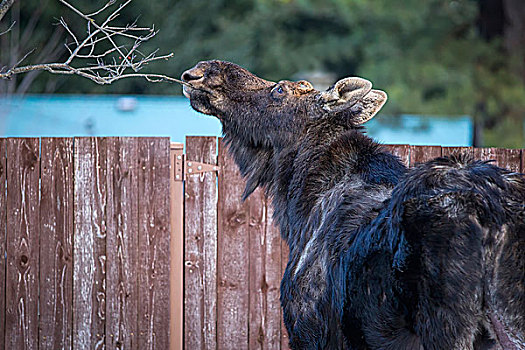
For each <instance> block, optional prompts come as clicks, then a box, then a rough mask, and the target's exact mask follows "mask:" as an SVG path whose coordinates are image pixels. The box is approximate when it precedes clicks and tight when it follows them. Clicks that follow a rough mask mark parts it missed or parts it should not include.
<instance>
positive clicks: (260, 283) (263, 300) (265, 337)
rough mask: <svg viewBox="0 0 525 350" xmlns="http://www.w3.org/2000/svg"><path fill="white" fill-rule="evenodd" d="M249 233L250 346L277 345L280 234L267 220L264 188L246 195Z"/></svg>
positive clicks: (262, 347)
mask: <svg viewBox="0 0 525 350" xmlns="http://www.w3.org/2000/svg"><path fill="white" fill-rule="evenodd" d="M243 185H244V184H243ZM248 207H249V237H250V271H249V273H250V299H249V301H250V304H249V308H250V313H249V348H250V349H280V333H281V332H280V328H281V316H280V303H279V284H280V278H281V238H280V235H279V233H278V232H276V230H275V229H273V227H271V226H269V225H268V224H270V225H271V224H272V220H271V219H269V218H268V215H267V212H268V208H267V203H266V198H265V195H264V192H263V191H262V190H261V189H258V190H256V191H255V192H254V193H253V194H252V195H251V196H250V197H249V198H248Z"/></svg>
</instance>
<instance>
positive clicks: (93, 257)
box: [73, 137, 106, 350]
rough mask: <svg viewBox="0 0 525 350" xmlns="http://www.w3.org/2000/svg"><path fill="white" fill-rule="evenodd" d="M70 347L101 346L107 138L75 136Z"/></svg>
mask: <svg viewBox="0 0 525 350" xmlns="http://www.w3.org/2000/svg"><path fill="white" fill-rule="evenodd" d="M74 154H75V156H74V157H75V159H74V163H75V169H74V173H75V193H74V202H75V231H74V249H73V258H74V261H73V281H74V282H73V348H75V349H97V350H98V349H103V348H104V347H105V318H106V315H105V313H106V307H105V303H106V290H105V284H106V275H105V274H106V169H105V168H106V139H104V138H93V137H82V138H76V139H75V152H74Z"/></svg>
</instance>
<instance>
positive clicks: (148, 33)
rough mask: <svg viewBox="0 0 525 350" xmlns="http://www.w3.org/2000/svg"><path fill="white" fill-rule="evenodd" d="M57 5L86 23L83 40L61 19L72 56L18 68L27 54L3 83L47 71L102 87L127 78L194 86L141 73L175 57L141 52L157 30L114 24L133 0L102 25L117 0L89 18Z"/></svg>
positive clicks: (5, 71) (5, 75)
mask: <svg viewBox="0 0 525 350" xmlns="http://www.w3.org/2000/svg"><path fill="white" fill-rule="evenodd" d="M6 1H11V3H12V2H13V1H15V0H3V1H2V4H3V3H4V2H6ZM58 1H59V2H61V3H62V4H64V5H65V6H67V7H68V8H69V9H70V10H72V11H73V12H74V13H75V14H76V15H78V16H79V17H81V18H82V19H83V20H85V21H86V22H87V32H86V33H84V34H83V36H80V35H78V34H77V33H74V32H73V30H72V29H71V28H70V27H69V26H68V24H67V23H66V21H65V20H64V19H63V18H61V19H60V20H59V23H58V24H59V25H60V26H62V27H63V30H64V31H65V32H66V33H67V35H68V36H69V37H70V38H71V39H72V40H73V42H70V43H66V44H65V47H66V48H67V50H68V52H69V56H68V57H67V58H66V59H65V60H64V61H63V62H53V63H37V64H32V65H26V66H22V67H19V64H20V63H21V61H23V60H24V59H25V58H26V57H27V56H28V55H29V54H26V55H25V56H24V57H23V59H21V60H18V62H17V63H16V64H14V65H12V66H11V67H10V68H4V69H3V70H0V79H10V78H11V77H13V76H14V75H16V74H22V73H27V72H34V71H47V72H50V73H53V74H66V75H78V76H81V77H84V78H87V79H90V80H92V81H94V82H95V83H97V84H101V85H104V84H111V83H113V82H114V81H116V80H120V79H125V78H131V77H141V78H144V79H146V80H147V81H150V82H160V81H166V82H176V83H179V84H183V85H188V86H191V85H190V84H189V83H186V82H183V81H181V80H179V79H176V78H173V77H169V76H166V75H162V74H156V73H140V72H139V71H141V70H142V69H143V68H144V67H145V66H146V65H148V64H149V63H150V62H153V61H158V60H162V59H165V60H167V59H169V58H171V57H173V54H172V53H170V54H167V55H161V56H157V55H156V53H157V50H155V51H153V52H151V53H149V54H147V55H145V54H143V53H141V52H140V51H139V50H138V48H139V46H140V45H141V44H143V43H144V42H146V41H148V40H150V39H151V38H153V37H154V36H155V35H156V34H157V32H158V31H156V30H155V28H154V27H151V28H150V27H138V26H137V25H136V23H135V22H136V21H135V22H132V23H131V24H127V25H126V26H124V27H122V26H115V25H112V24H111V23H112V21H113V20H115V18H117V17H118V16H119V14H120V12H121V11H122V9H124V8H125V7H126V6H127V5H128V4H129V3H130V2H131V1H132V0H124V2H123V3H121V4H120V5H119V6H118V8H116V9H114V10H113V11H112V12H111V13H109V15H108V16H107V17H106V18H105V19H104V20H103V21H101V22H99V23H100V24H99V23H97V20H96V19H95V16H97V15H100V14H101V13H103V12H105V11H106V10H107V9H109V8H111V7H112V6H113V5H114V4H115V3H116V2H117V1H116V0H109V1H108V2H107V3H106V4H105V5H104V6H103V7H102V8H100V9H99V10H96V11H95V12H92V13H90V14H85V13H83V12H82V11H80V10H79V9H77V8H76V7H74V6H73V5H71V4H70V3H69V2H67V1H66V0H58ZM117 39H118V40H117ZM121 42H124V43H121ZM100 45H105V46H104V48H103V49H98V48H99V47H100ZM108 47H109V48H108ZM40 59H42V58H40ZM107 61H109V62H111V63H107Z"/></svg>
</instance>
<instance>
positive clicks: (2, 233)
mask: <svg viewBox="0 0 525 350" xmlns="http://www.w3.org/2000/svg"><path fill="white" fill-rule="evenodd" d="M5 147H6V139H3V138H0V325H2V327H1V328H0V348H3V347H4V346H5V306H6V305H5V297H6V295H5V254H6V250H5V249H6V224H7V198H6V187H5V185H6V170H7V169H6V166H7V164H6V156H5V152H6V149H5Z"/></svg>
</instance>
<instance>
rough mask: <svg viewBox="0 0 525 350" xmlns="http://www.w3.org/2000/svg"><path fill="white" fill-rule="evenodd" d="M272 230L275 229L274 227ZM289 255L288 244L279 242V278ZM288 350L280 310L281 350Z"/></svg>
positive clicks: (286, 336)
mask: <svg viewBox="0 0 525 350" xmlns="http://www.w3.org/2000/svg"><path fill="white" fill-rule="evenodd" d="M274 229H277V227H276V226H275V225H274ZM289 253H290V249H289V247H288V243H286V242H285V241H284V240H281V276H282V275H284V271H285V270H286V265H288V258H289ZM281 278H282V277H281ZM279 295H280V294H279ZM288 349H290V338H289V336H288V331H287V329H286V326H285V325H284V318H283V310H282V308H281V350H288Z"/></svg>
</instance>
